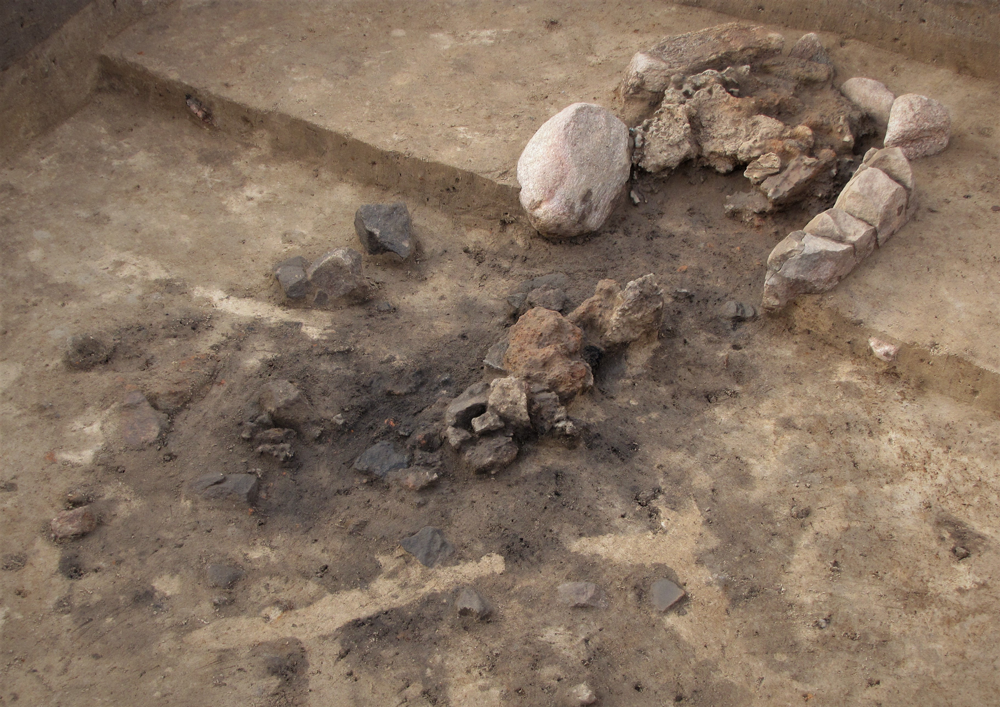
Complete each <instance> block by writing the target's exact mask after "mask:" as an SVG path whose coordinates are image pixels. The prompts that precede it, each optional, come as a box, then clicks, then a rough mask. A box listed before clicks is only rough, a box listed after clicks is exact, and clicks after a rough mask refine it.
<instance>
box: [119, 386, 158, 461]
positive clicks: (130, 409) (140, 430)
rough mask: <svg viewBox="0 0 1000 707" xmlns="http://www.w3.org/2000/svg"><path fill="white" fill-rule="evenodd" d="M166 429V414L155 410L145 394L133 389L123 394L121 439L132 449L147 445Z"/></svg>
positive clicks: (153, 441) (152, 442)
mask: <svg viewBox="0 0 1000 707" xmlns="http://www.w3.org/2000/svg"><path fill="white" fill-rule="evenodd" d="M166 429H167V416H166V415H164V414H163V413H162V412H157V411H156V410H154V409H153V406H152V405H150V404H149V402H148V401H147V400H146V396H145V395H143V394H142V393H140V392H139V391H137V390H133V391H132V392H130V393H128V394H127V395H126V396H125V401H124V402H123V403H122V411H121V433H122V441H123V442H124V443H125V445H126V446H127V447H131V448H132V449H142V448H143V447H148V446H149V445H151V444H154V443H155V442H156V441H157V440H159V439H160V438H161V437H162V436H163V433H164V432H165V431H166Z"/></svg>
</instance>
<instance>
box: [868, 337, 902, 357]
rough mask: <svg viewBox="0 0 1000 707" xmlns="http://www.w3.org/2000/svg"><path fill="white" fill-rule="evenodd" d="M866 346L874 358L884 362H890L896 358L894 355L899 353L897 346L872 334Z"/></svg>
mask: <svg viewBox="0 0 1000 707" xmlns="http://www.w3.org/2000/svg"><path fill="white" fill-rule="evenodd" d="M868 348H870V349H871V352H872V353H873V354H874V355H875V358H877V359H878V360H880V361H885V362H886V363H892V362H893V361H895V360H896V356H898V355H899V347H898V346H896V345H895V344H893V343H891V342H888V341H885V340H883V339H879V338H877V337H874V336H873V337H871V338H870V339H868Z"/></svg>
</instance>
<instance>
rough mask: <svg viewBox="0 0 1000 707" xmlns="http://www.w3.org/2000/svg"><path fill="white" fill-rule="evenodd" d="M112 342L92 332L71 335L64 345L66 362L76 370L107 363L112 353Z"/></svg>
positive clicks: (113, 347) (113, 346) (87, 369)
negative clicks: (67, 343) (66, 344)
mask: <svg viewBox="0 0 1000 707" xmlns="http://www.w3.org/2000/svg"><path fill="white" fill-rule="evenodd" d="M114 350H115V345H114V343H113V342H110V341H106V340H105V339H103V338H99V337H97V336H94V335H93V334H80V335H79V336H74V337H71V338H70V340H69V345H68V346H67V347H66V364H67V365H68V366H69V367H70V368H75V369H76V370H78V371H89V370H90V369H92V368H94V367H95V366H99V365H101V364H102V363H107V362H108V359H110V358H111V354H112V353H114Z"/></svg>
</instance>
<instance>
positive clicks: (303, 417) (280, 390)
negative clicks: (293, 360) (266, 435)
mask: <svg viewBox="0 0 1000 707" xmlns="http://www.w3.org/2000/svg"><path fill="white" fill-rule="evenodd" d="M257 401H258V403H259V404H260V407H261V410H263V411H264V412H265V413H266V414H267V415H268V416H270V418H271V419H272V421H273V423H274V424H276V425H278V426H280V427H287V428H290V429H293V430H298V431H300V432H301V431H302V430H303V428H304V427H305V426H306V425H307V424H308V423H309V422H310V420H311V419H312V416H313V411H312V406H311V405H310V404H309V401H308V400H306V397H305V396H304V395H303V394H302V392H301V391H300V390H299V389H298V388H297V387H295V384H294V383H292V382H291V381H288V380H285V379H283V378H279V379H276V380H272V381H268V382H267V383H265V384H264V386H263V387H262V388H261V391H260V395H259V396H258V398H257Z"/></svg>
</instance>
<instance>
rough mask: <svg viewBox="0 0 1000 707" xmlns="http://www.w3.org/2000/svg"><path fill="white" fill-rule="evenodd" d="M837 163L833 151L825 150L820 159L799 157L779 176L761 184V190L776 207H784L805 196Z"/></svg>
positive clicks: (774, 176) (776, 175)
mask: <svg viewBox="0 0 1000 707" xmlns="http://www.w3.org/2000/svg"><path fill="white" fill-rule="evenodd" d="M835 161H836V155H835V154H834V152H833V151H832V150H823V151H822V152H821V153H820V157H818V158H817V157H808V156H807V155H799V156H798V157H796V158H795V159H793V160H792V161H791V162H789V163H788V166H787V167H785V169H783V170H782V171H781V173H779V174H775V175H773V176H771V177H768V178H767V179H765V180H764V181H763V182H761V185H760V189H761V191H762V192H763V193H764V196H766V197H767V200H768V201H770V202H771V203H772V204H773V205H775V206H784V205H786V204H789V203H791V202H793V201H795V200H796V199H798V198H799V197H801V196H803V194H804V193H805V192H806V190H807V189H808V188H809V187H810V186H811V185H812V184H813V183H814V182H815V181H816V180H817V179H818V178H819V177H820V176H821V175H822V174H823V173H824V172H825V171H827V170H830V169H831V167H832V166H833V164H834V163H835Z"/></svg>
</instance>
